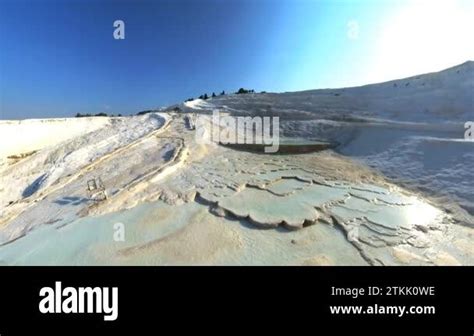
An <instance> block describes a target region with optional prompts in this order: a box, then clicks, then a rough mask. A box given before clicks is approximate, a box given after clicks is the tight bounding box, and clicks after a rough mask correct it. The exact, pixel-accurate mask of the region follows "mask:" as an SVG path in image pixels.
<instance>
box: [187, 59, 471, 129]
mask: <svg viewBox="0 0 474 336" xmlns="http://www.w3.org/2000/svg"><path fill="white" fill-rule="evenodd" d="M473 93H474V62H473V61H469V62H466V63H463V64H461V65H458V66H456V67H453V68H449V69H446V70H443V71H440V72H436V73H429V74H424V75H419V76H414V77H409V78H404V79H398V80H393V81H389V82H385V83H380V84H371V85H366V86H361V87H355V88H341V89H322V90H309V91H300V92H286V93H249V94H240V95H238V94H230V95H225V96H218V97H215V98H212V99H208V100H206V101H205V102H204V103H203V101H201V100H195V101H191V102H187V103H185V104H184V107H185V108H186V107H191V108H196V107H197V106H198V107H199V109H203V108H208V109H212V108H218V109H223V110H226V111H229V112H233V113H235V114H244V115H247V114H252V115H262V114H273V115H278V116H280V117H282V118H285V119H288V120H299V119H315V118H318V119H332V120H343V119H350V120H351V119H352V118H377V119H388V120H391V121H397V122H423V123H431V122H463V123H464V121H466V120H471V119H472V118H473V115H474V112H473V107H474V94H473Z"/></svg>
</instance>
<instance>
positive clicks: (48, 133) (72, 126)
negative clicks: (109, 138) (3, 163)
mask: <svg viewBox="0 0 474 336" xmlns="http://www.w3.org/2000/svg"><path fill="white" fill-rule="evenodd" d="M109 123H110V119H109V118H104V117H93V118H76V119H72V118H68V119H66V118H64V119H28V120H0V130H1V132H0V142H1V143H2V146H1V147H0V160H2V159H5V158H6V157H8V156H10V155H21V154H25V153H28V152H31V151H37V150H40V149H42V148H45V147H49V146H54V145H56V144H58V143H60V142H62V141H65V140H69V139H72V138H74V137H77V136H81V135H84V134H87V133H89V132H93V131H95V130H97V129H99V128H101V127H104V126H106V125H108V124H109Z"/></svg>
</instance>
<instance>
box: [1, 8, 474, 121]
mask: <svg viewBox="0 0 474 336" xmlns="http://www.w3.org/2000/svg"><path fill="white" fill-rule="evenodd" d="M473 7H474V6H473V4H472V1H451V0H450V1H443V0H440V1H439V2H437V1H434V0H431V1H421V0H420V1H392V0H386V1H383V0H379V1H375V0H368V1H362V0H360V1H357V0H354V1H349V0H347V1H338V0H335V1H329V0H327V1H323V0H253V1H250V0H228V1H225V0H194V1H191V0H174V1H172V0H170V1H161V0H156V1H131V0H129V1H92V0H84V1H66V0H64V1H42V0H0V109H1V110H0V118H2V119H22V118H41V117H56V116H73V115H75V114H76V113H78V112H79V113H98V112H107V113H113V114H117V113H122V114H129V113H135V112H137V111H140V110H143V109H147V108H153V107H159V106H164V105H169V104H173V103H176V102H180V101H182V100H184V99H186V98H189V97H196V96H199V95H200V94H202V93H205V92H207V93H208V94H210V93H211V92H213V91H215V92H216V93H218V92H220V91H222V90H226V92H231V91H235V90H236V89H238V88H239V87H246V88H253V89H255V90H256V91H261V90H265V91H271V92H284V91H297V90H307V89H316V88H325V87H343V86H352V85H362V84H366V83H373V82H379V81H384V80H389V79H394V78H399V77H404V76H409V75H415V74H418V73H423V72H428V71H435V70H441V69H443V68H445V67H448V66H452V65H455V64H458V63H462V62H464V61H466V60H468V59H474V49H473V47H472V45H474V44H473V43H472V37H471V35H472V31H473V29H472V28H474V27H473V25H472V22H471V21H473V20H472V17H473V16H472V15H473V14H474V10H473ZM117 19H121V20H123V21H124V22H125V39H124V40H115V39H114V38H113V31H114V27H113V22H114V21H115V20H117Z"/></svg>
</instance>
